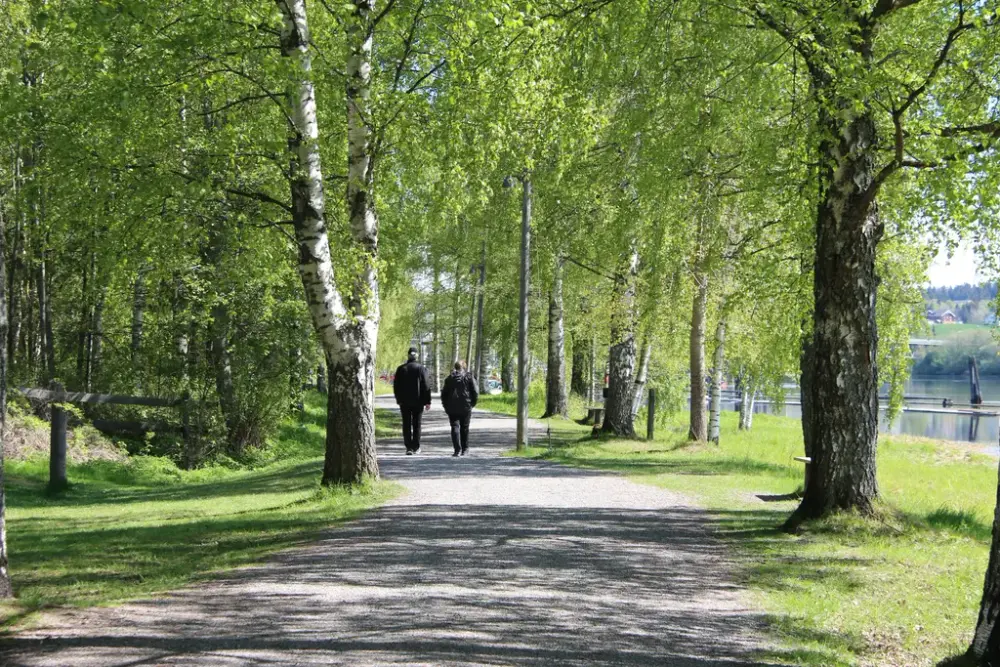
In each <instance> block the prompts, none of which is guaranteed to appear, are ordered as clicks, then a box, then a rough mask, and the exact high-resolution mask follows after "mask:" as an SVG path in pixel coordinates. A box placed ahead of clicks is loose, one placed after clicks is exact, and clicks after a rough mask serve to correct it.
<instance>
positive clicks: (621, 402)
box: [603, 249, 639, 438]
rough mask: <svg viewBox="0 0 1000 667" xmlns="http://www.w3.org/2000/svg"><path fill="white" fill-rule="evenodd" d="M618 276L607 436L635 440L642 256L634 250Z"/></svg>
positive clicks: (605, 417)
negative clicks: (638, 288) (637, 301)
mask: <svg viewBox="0 0 1000 667" xmlns="http://www.w3.org/2000/svg"><path fill="white" fill-rule="evenodd" d="M623 261H624V263H625V265H624V266H622V267H620V268H619V270H618V272H617V273H616V275H615V291H614V299H613V302H614V310H613V312H612V316H611V349H610V351H609V353H608V398H607V400H606V401H605V403H604V426H603V430H604V432H605V433H614V434H615V435H617V436H620V437H627V438H633V437H635V428H634V426H633V422H632V399H633V396H634V391H635V381H634V375H635V353H636V350H635V325H636V313H635V290H636V276H637V274H638V270H639V253H638V251H637V250H635V249H633V250H631V251H630V252H629V253H628V254H627V255H625V256H624V257H623Z"/></svg>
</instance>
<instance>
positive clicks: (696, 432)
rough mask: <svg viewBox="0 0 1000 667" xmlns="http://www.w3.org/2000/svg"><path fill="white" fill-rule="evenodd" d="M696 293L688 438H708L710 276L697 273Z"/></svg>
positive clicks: (692, 321)
mask: <svg viewBox="0 0 1000 667" xmlns="http://www.w3.org/2000/svg"><path fill="white" fill-rule="evenodd" d="M694 283H695V295H694V302H693V305H692V307H691V345H690V357H689V359H690V367H691V410H690V427H689V429H688V440H695V441H697V442H704V441H706V440H708V420H707V419H706V416H705V311H706V310H707V309H708V276H707V275H706V274H704V273H695V276H694Z"/></svg>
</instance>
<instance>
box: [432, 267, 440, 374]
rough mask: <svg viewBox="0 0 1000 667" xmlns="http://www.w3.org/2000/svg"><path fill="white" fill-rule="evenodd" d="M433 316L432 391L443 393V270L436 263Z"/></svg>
mask: <svg viewBox="0 0 1000 667" xmlns="http://www.w3.org/2000/svg"><path fill="white" fill-rule="evenodd" d="M433 290H434V291H433V296H432V304H433V305H432V307H431V311H432V315H431V364H430V366H431V378H430V380H431V387H430V388H431V391H432V392H438V391H441V327H440V325H439V324H438V302H439V299H438V297H439V293H440V292H441V268H440V267H439V266H438V262H437V260H435V261H434V286H433Z"/></svg>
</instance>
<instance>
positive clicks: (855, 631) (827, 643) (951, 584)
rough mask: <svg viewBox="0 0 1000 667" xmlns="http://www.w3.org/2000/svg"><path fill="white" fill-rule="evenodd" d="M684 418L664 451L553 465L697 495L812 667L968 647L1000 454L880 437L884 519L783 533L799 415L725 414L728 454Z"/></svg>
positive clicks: (900, 661)
mask: <svg viewBox="0 0 1000 667" xmlns="http://www.w3.org/2000/svg"><path fill="white" fill-rule="evenodd" d="M685 418H686V416H685V415H679V416H676V417H675V418H673V420H672V421H671V423H670V426H669V428H668V430H667V431H666V432H664V433H662V434H661V435H660V437H659V438H658V439H656V440H654V441H652V442H646V441H640V440H634V441H633V440H598V441H594V440H590V439H586V440H578V441H576V442H570V443H566V444H563V445H558V446H555V447H552V448H539V447H536V448H533V449H531V450H529V452H527V454H526V455H528V456H537V457H544V458H547V459H550V460H554V461H559V462H562V463H567V464H571V465H578V466H586V467H590V468H598V469H602V470H608V471H614V472H618V473H621V474H625V475H628V476H630V477H632V478H634V479H635V480H636V481H640V482H643V483H648V484H654V485H657V486H662V487H665V488H669V489H671V490H675V491H681V492H685V493H688V494H690V495H692V496H693V497H695V498H696V499H697V500H699V501H700V502H701V503H702V504H703V505H704V506H705V507H706V508H707V509H709V510H710V512H711V515H712V518H713V521H714V522H715V524H716V528H717V530H718V531H719V533H720V534H721V535H722V536H723V537H724V538H725V539H726V540H727V542H728V543H730V544H731V545H732V546H733V548H734V552H735V553H736V554H738V556H739V558H740V564H741V572H742V578H743V580H744V583H746V584H747V585H748V586H749V587H750V588H751V590H753V591H754V594H755V596H756V597H757V599H758V601H759V603H760V606H761V607H762V608H763V609H764V610H765V611H766V612H768V613H769V614H771V615H772V616H773V620H772V623H771V626H770V627H771V631H772V634H773V635H774V637H775V638H777V639H778V640H780V644H781V647H780V649H778V650H776V651H774V652H772V653H768V654H767V655H766V656H764V657H766V658H767V659H769V660H772V661H776V662H782V663H787V664H801V665H816V666H819V665H853V664H866V665H907V666H909V665H913V666H917V665H934V664H937V662H938V661H940V660H941V659H943V658H945V657H947V656H949V655H953V654H955V653H958V652H960V651H963V650H964V649H965V648H966V647H967V646H968V642H969V640H970V638H971V633H972V630H973V627H974V625H975V620H976V614H977V612H978V603H979V597H980V595H981V594H982V585H983V574H984V572H985V568H986V562H987V558H988V549H989V544H990V535H991V533H990V531H991V525H992V517H993V509H994V503H995V499H996V488H997V486H996V485H997V464H996V461H995V460H994V459H991V458H989V457H986V456H983V455H981V454H977V453H974V452H971V451H969V450H967V449H965V448H963V447H961V446H960V445H956V444H954V443H939V442H933V441H928V440H922V439H917V438H906V437H904V438H893V437H891V436H888V437H885V436H883V438H882V439H881V440H880V447H879V460H878V465H879V470H878V476H879V484H880V488H881V492H882V497H883V517H882V518H881V519H880V520H877V521H875V520H870V519H863V518H860V517H857V516H851V515H840V516H836V517H833V518H831V519H828V520H825V521H820V522H814V523H812V524H809V525H807V527H806V532H805V533H804V534H803V535H800V536H794V537H793V536H788V535H785V534H783V533H780V532H779V531H778V530H777V527H778V526H779V525H780V524H781V522H782V521H783V520H784V519H785V518H787V516H788V515H789V514H790V513H791V511H792V510H793V509H794V508H795V506H796V502H795V500H794V499H790V495H791V494H793V493H794V492H796V491H798V490H800V489H801V485H802V480H803V472H804V471H803V468H802V464H801V463H799V462H797V461H794V460H793V457H794V456H801V454H802V436H801V430H800V428H801V426H800V423H799V422H798V420H794V419H788V418H784V417H773V416H769V415H758V416H756V417H755V423H754V429H753V431H752V432H751V433H741V432H739V431H737V430H736V415H735V414H733V413H724V414H723V439H722V444H721V446H719V447H715V446H711V445H692V444H689V443H687V442H686V441H685V438H684V435H685V433H684V420H685Z"/></svg>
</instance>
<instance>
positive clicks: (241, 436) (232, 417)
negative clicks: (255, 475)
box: [209, 303, 249, 458]
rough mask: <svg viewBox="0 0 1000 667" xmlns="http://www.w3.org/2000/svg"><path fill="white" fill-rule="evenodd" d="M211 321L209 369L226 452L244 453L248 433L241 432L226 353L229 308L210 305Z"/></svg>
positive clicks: (227, 347)
mask: <svg viewBox="0 0 1000 667" xmlns="http://www.w3.org/2000/svg"><path fill="white" fill-rule="evenodd" d="M211 315H212V323H211V325H210V326H209V340H210V341H211V350H212V369H213V371H214V375H215V393H216V395H218V397H219V410H220V411H221V412H222V419H223V421H224V422H225V424H226V444H227V447H226V449H227V453H228V454H229V455H230V456H232V457H234V458H240V457H241V456H243V453H244V451H245V448H246V445H247V444H249V443H248V442H247V438H246V436H247V435H249V434H247V433H241V432H240V428H239V418H238V415H237V405H236V390H235V387H234V385H233V364H232V359H231V358H230V355H229V309H228V308H227V307H226V304H224V303H216V304H215V305H214V306H212V313H211Z"/></svg>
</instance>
